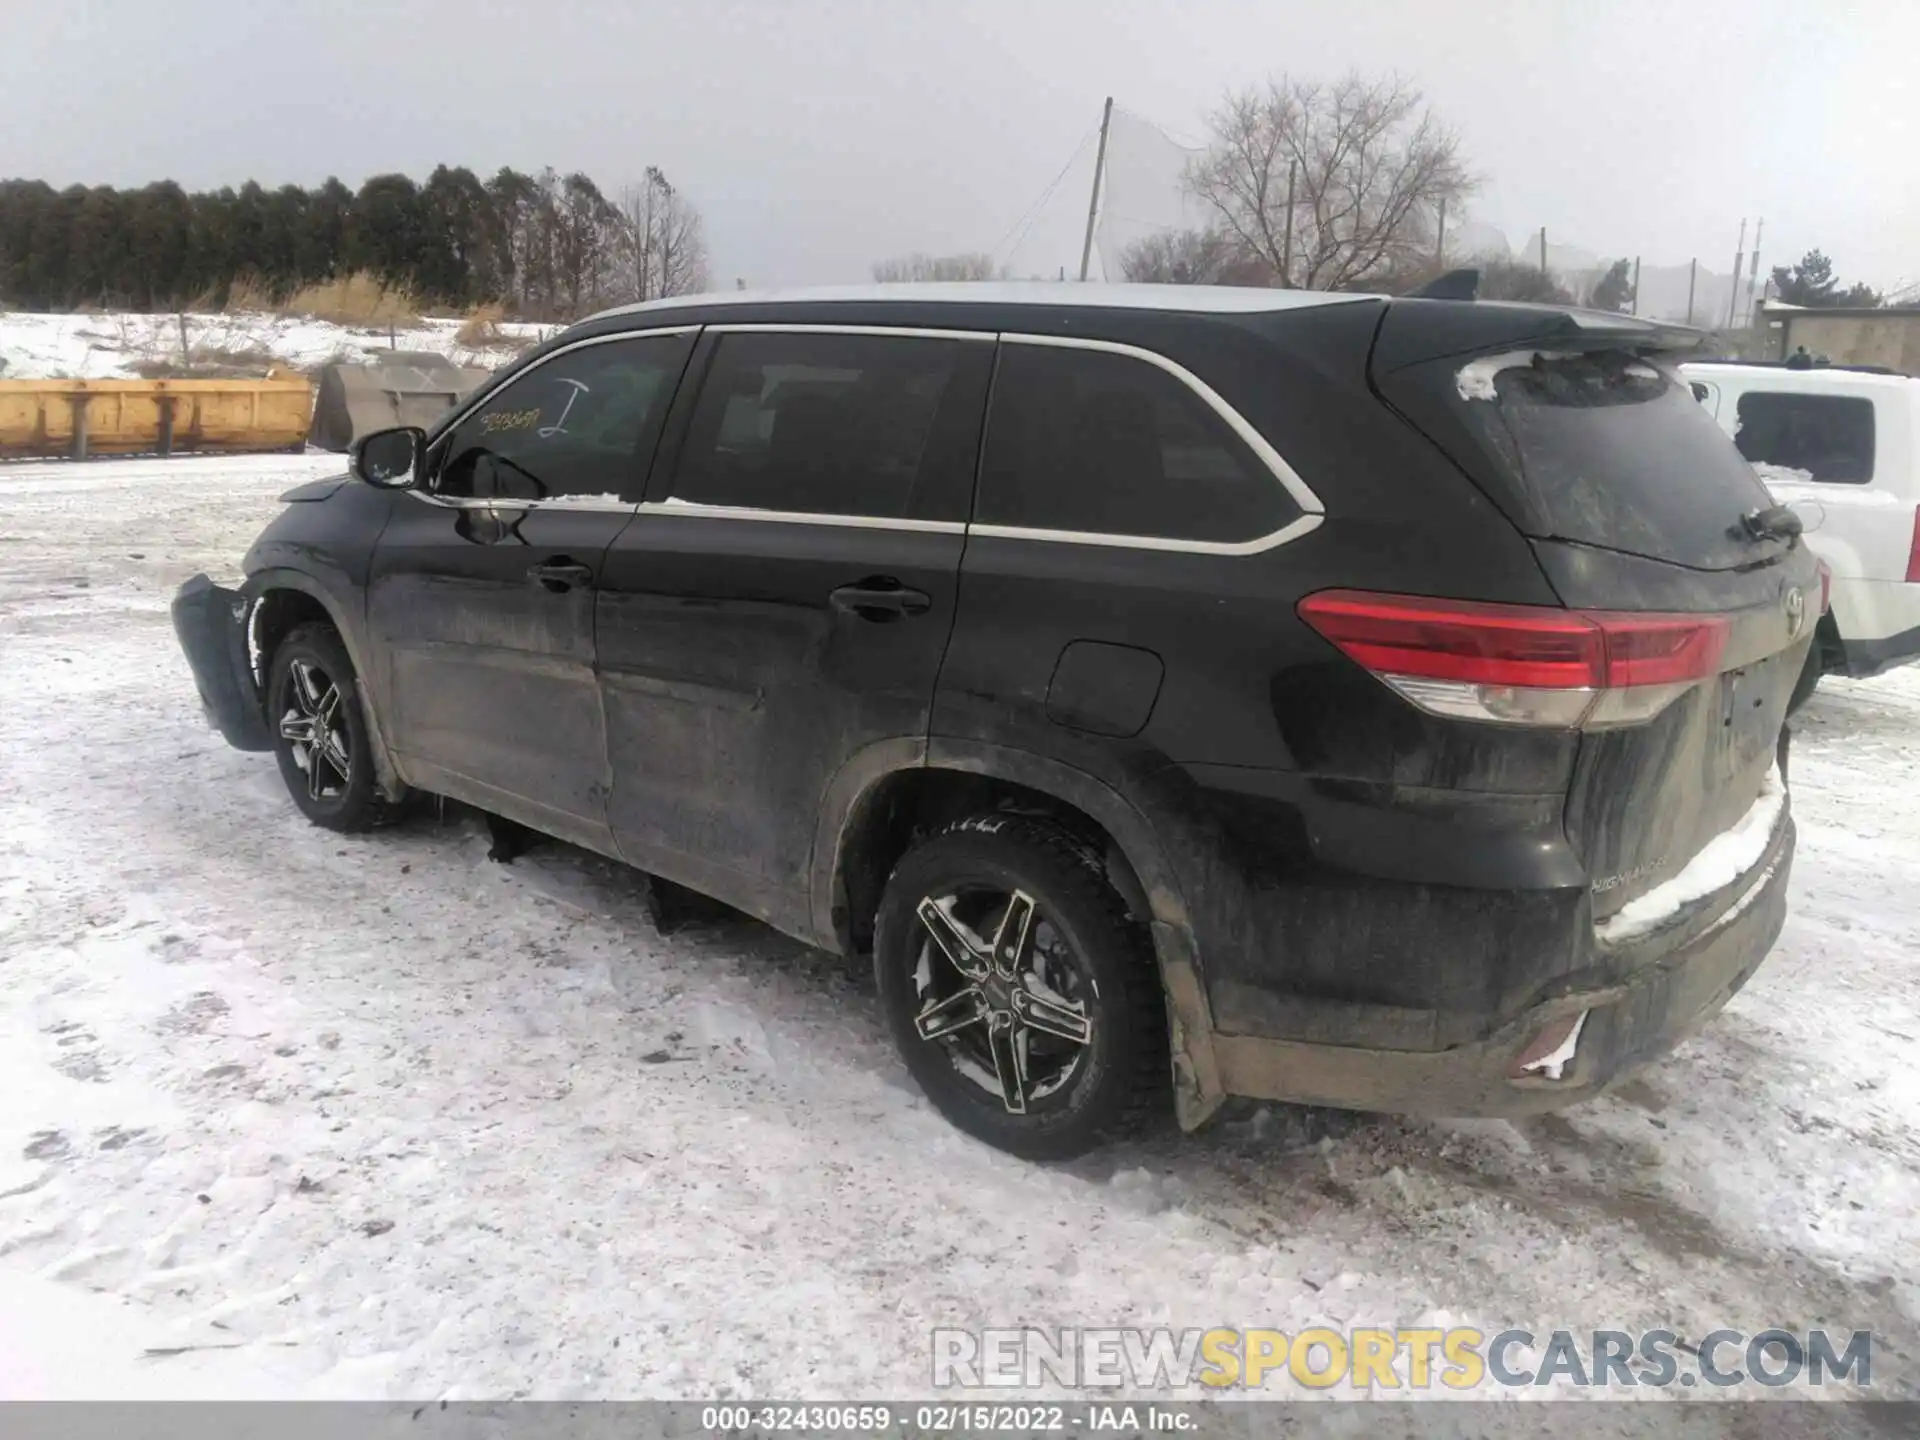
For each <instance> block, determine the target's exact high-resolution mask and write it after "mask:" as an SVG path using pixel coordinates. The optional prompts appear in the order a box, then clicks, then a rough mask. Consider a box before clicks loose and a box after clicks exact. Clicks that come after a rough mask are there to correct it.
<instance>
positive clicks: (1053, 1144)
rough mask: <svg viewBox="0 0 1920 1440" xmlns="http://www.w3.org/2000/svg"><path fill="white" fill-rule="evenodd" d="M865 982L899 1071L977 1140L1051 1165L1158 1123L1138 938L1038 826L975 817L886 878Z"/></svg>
mask: <svg viewBox="0 0 1920 1440" xmlns="http://www.w3.org/2000/svg"><path fill="white" fill-rule="evenodd" d="M874 970H875V977H876V979H877V981H878V986H879V991H880V1000H881V1004H882V1006H883V1008H884V1009H885V1011H886V1014H887V1020H888V1024H889V1026H890V1027H891V1028H892V1030H893V1035H894V1041H895V1043H896V1044H897V1045H898V1046H899V1048H900V1053H901V1057H902V1059H904V1060H905V1061H906V1065H907V1069H908V1070H909V1071H910V1072H912V1074H913V1077H914V1079H915V1080H916V1081H917V1082H919V1085H920V1088H921V1089H922V1091H924V1092H925V1094H926V1096H927V1098H928V1099H929V1100H931V1101H932V1102H933V1104H934V1107H935V1108H936V1109H937V1110H939V1111H940V1113H941V1114H942V1115H944V1116H945V1117H946V1118H947V1119H948V1120H949V1121H951V1122H952V1123H953V1124H954V1125H955V1126H957V1127H958V1128H959V1129H961V1130H964V1131H965V1132H966V1133H967V1134H969V1135H972V1136H974V1137H975V1138H976V1139H979V1140H984V1141H985V1142H986V1143H987V1144H989V1145H992V1146H995V1147H996V1148H998V1149H1001V1150H1006V1151H1008V1152H1010V1153H1012V1154H1014V1155H1019V1156H1021V1157H1023V1158H1025V1159H1029V1160H1065V1159H1070V1158H1072V1157H1073V1156H1076V1155H1081V1154H1084V1153H1085V1152H1087V1151H1088V1150H1091V1149H1093V1148H1095V1147H1096V1146H1099V1145H1101V1144H1103V1143H1105V1142H1107V1141H1110V1140H1114V1139H1118V1138H1121V1137H1123V1136H1126V1135H1128V1134H1132V1133H1135V1132H1137V1131H1138V1130H1140V1129H1141V1128H1143V1127H1144V1126H1145V1124H1146V1123H1147V1122H1148V1120H1149V1118H1150V1117H1151V1116H1153V1115H1154V1114H1155V1113H1156V1112H1159V1113H1164V1112H1165V1109H1166V1103H1167V1098H1168V1096H1167V1091H1168V1069H1167V1066H1168V1061H1167V1040H1166V1011H1165V1006H1164V1002H1163V999H1162V995H1161V989H1160V981H1159V976H1158V973H1157V971H1156V969H1155V967H1154V963H1153V956H1152V949H1151V945H1150V943H1149V941H1148V938H1147V934H1146V930H1145V926H1144V925H1143V924H1142V923H1141V922H1140V921H1139V920H1138V919H1135V918H1133V917H1130V916H1129V915H1128V914H1127V913H1126V905H1125V903H1124V902H1123V901H1122V900H1121V898H1120V896H1119V895H1118V894H1117V893H1116V892H1115V890H1114V888H1113V887H1112V886H1111V885H1110V884H1109V883H1108V882H1107V878H1106V876H1105V874H1104V873H1103V872H1102V870H1101V869H1100V868H1099V866H1098V864H1097V862H1095V861H1092V860H1090V859H1089V857H1088V856H1087V855H1086V854H1085V853H1084V852H1083V850H1082V849H1081V847H1080V846H1078V845H1077V844H1076V843H1075V842H1074V840H1073V839H1072V838H1071V837H1069V836H1067V835H1066V834H1064V833H1063V832H1061V831H1060V830H1058V829H1056V828H1055V827H1053V826H1051V825H1047V824H1045V823H1043V822H1041V821H1037V820H1033V819H1030V818H1027V817H1023V816H1012V815H983V816H978V817H975V818H973V819H970V820H964V821H961V822H959V823H957V824H955V825H951V826H949V827H947V828H946V829H944V830H942V831H940V832H938V833H936V834H934V835H933V836H931V837H929V838H928V839H926V840H923V841H921V842H920V843H919V844H917V845H915V846H914V847H913V848H912V849H911V850H909V851H908V852H907V854H906V856H905V858H903V859H902V860H901V862H900V864H899V865H898V866H897V867H896V868H895V870H894V872H893V876H892V878H891V879H889V881H888V882H887V890H886V894H885V896H884V898H883V899H882V901H881V905H880V913H879V916H878V917H877V920H876V923H875V930H874Z"/></svg>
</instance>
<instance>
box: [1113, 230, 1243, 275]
mask: <svg viewBox="0 0 1920 1440" xmlns="http://www.w3.org/2000/svg"><path fill="white" fill-rule="evenodd" d="M1120 273H1121V274H1122V275H1123V276H1125V277H1126V278H1127V279H1128V280H1131V281H1133V282H1134V283H1135V284H1138V285H1254V286H1266V285H1271V284H1272V283H1273V277H1274V272H1273V270H1272V269H1271V268H1270V267H1269V266H1268V265H1267V263H1266V262H1265V261H1264V260H1262V259H1261V258H1260V257H1259V256H1258V255H1255V254H1253V253H1252V252H1251V251H1249V250H1248V249H1247V247H1246V246H1245V245H1243V244H1241V243H1240V240H1239V238H1238V237H1236V236H1234V235H1231V234H1229V233H1228V232H1227V231H1225V230H1218V229H1212V230H1166V231H1162V232H1161V233H1160V234H1157V235H1149V236H1147V237H1146V238H1144V239H1141V240H1136V241H1135V242H1134V243H1133V244H1131V245H1129V246H1128V247H1127V248H1126V249H1125V250H1124V251H1122V252H1121V255H1120Z"/></svg>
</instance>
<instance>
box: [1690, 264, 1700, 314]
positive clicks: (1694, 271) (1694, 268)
mask: <svg viewBox="0 0 1920 1440" xmlns="http://www.w3.org/2000/svg"><path fill="white" fill-rule="evenodd" d="M1699 278H1700V257H1699V256H1698V255H1696V256H1694V257H1693V259H1691V260H1689V261H1688V262H1687V324H1689V325H1691V324H1692V323H1693V285H1694V282H1695V281H1696V280H1698V279H1699Z"/></svg>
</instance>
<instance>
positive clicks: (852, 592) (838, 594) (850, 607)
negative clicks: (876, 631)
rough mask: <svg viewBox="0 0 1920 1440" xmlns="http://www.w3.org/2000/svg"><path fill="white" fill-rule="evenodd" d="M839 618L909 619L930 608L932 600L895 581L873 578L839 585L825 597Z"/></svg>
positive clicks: (883, 621) (881, 621)
mask: <svg viewBox="0 0 1920 1440" xmlns="http://www.w3.org/2000/svg"><path fill="white" fill-rule="evenodd" d="M827 598H828V599H829V600H831V601H832V602H833V608H834V609H836V610H838V611H839V612H840V613H841V614H843V615H856V616H858V617H859V618H860V619H862V620H872V621H875V622H878V623H885V622H886V621H889V620H903V619H905V618H907V617H908V616H910V615H924V614H926V613H927V611H929V610H931V609H932V608H933V598H932V597H931V596H930V595H928V594H927V593H926V592H925V591H923V590H909V589H908V588H907V587H906V586H904V585H902V584H901V583H900V582H899V581H898V580H894V579H890V578H888V577H886V576H874V577H872V578H870V579H866V580H862V581H860V582H859V583H858V584H855V585H842V586H841V587H840V588H839V589H837V590H835V591H833V592H832V594H830V595H829V596H828V597H827Z"/></svg>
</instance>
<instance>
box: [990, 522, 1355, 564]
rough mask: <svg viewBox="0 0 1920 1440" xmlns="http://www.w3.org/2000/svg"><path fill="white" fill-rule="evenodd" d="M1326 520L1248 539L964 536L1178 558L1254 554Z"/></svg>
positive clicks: (1006, 529)
mask: <svg viewBox="0 0 1920 1440" xmlns="http://www.w3.org/2000/svg"><path fill="white" fill-rule="evenodd" d="M1326 518H1327V517H1326V516H1325V515H1324V514H1320V513H1315V514H1309V515H1299V516H1296V517H1295V518H1294V519H1292V520H1291V521H1289V522H1288V523H1287V524H1285V525H1282V526H1281V527H1280V528H1279V529H1278V530H1273V531H1269V532H1268V533H1267V534H1265V535H1261V536H1257V537H1256V538H1254V539H1252V540H1171V539H1166V538H1164V537H1162V536H1158V535H1102V534H1100V533H1098V532H1096V531H1092V530H1036V529H1029V528H1027V527H1026V526H1023V525H973V526H970V527H968V530H967V534H969V535H979V536H982V537H983V538H986V539H990V540H1044V541H1050V542H1052V543H1054V544H1056V545H1106V546H1111V547H1113V548H1115V549H1123V550H1161V551H1167V552H1171V553H1173V554H1181V555H1258V554H1260V553H1261V552H1262V551H1265V550H1272V549H1275V548H1277V547H1279V546H1281V545H1285V544H1287V543H1288V542H1290V541H1293V540H1298V539H1299V538H1300V537H1301V536H1303V535H1310V534H1312V533H1313V532H1314V531H1315V530H1318V529H1319V528H1320V526H1321V524H1322V523H1323V522H1324V521H1325V520H1326Z"/></svg>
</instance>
